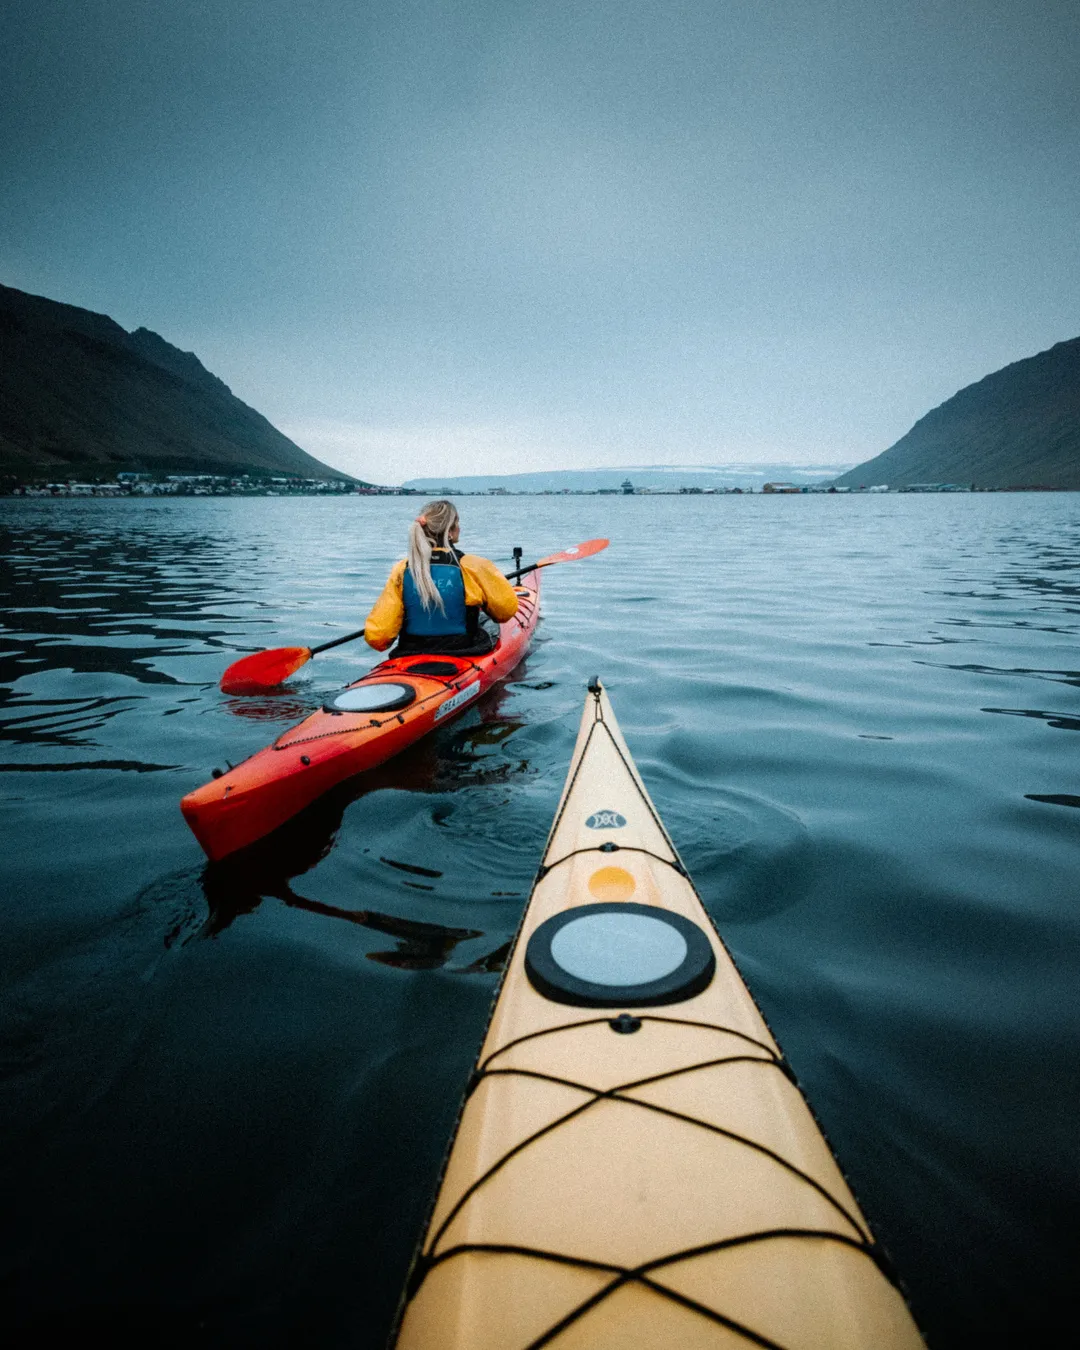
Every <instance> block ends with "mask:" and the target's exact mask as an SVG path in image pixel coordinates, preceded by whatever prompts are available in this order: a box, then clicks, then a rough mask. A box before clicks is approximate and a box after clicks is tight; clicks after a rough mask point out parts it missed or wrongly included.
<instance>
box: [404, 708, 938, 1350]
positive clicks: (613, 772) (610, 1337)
mask: <svg viewBox="0 0 1080 1350" xmlns="http://www.w3.org/2000/svg"><path fill="white" fill-rule="evenodd" d="M650 916H651V917H650ZM583 922H584V923H585V924H586V927H587V926H588V925H590V924H592V925H597V924H598V925H599V928H597V929H596V931H599V932H610V933H616V934H617V933H618V932H619V931H620V930H619V929H618V925H619V924H621V923H624V922H625V923H627V924H628V925H629V928H628V929H627V934H628V936H627V935H624V937H623V938H622V939H621V941H622V942H623V947H622V948H617V949H616V950H615V951H614V952H612V951H607V950H599V951H598V950H597V949H595V947H593V948H590V947H589V945H588V942H585V943H584V945H581V946H580V947H578V948H575V946H574V941H576V939H575V940H573V941H571V940H568V941H567V942H563V943H562V945H561V946H560V942H561V939H562V938H564V937H566V935H567V934H569V933H571V932H572V931H573V929H574V928H575V926H577V927H580V926H581V925H582V923H583ZM640 922H644V923H645V924H646V927H647V926H648V925H649V924H654V925H655V927H656V930H657V932H658V933H661V938H662V940H661V941H659V945H658V946H657V947H656V949H655V950H652V951H651V952H650V951H649V950H647V948H646V947H642V948H641V950H640V951H637V950H636V949H634V942H636V941H637V939H636V938H635V937H634V935H633V928H634V924H635V923H640ZM613 923H614V925H615V927H611V925H612V924H613ZM605 925H607V927H606V928H605ZM684 925H685V926H684ZM691 926H692V928H693V930H694V931H695V932H696V933H697V934H700V935H701V941H700V942H699V941H698V939H696V938H695V939H694V943H688V944H687V950H686V954H685V956H683V957H682V958H681V960H682V965H678V966H676V967H674V968H673V973H671V972H669V973H668V974H663V973H662V972H661V978H658V979H654V980H652V981H651V982H649V981H646V982H645V983H642V982H641V980H637V987H639V988H640V989H642V990H644V989H646V987H647V989H648V994H647V997H643V998H642V1001H640V1002H638V1003H635V1002H634V1000H633V993H632V988H633V987H634V981H631V985H630V986H626V985H625V980H624V984H623V986H620V985H619V980H620V978H623V977H624V976H625V974H626V969H625V968H624V967H626V962H627V961H628V962H629V967H634V963H635V962H638V965H639V973H640V970H644V971H645V973H646V974H649V975H653V974H655V973H656V971H657V970H659V969H660V968H661V967H662V966H663V965H664V961H663V960H660V958H662V957H663V956H664V950H663V949H664V943H671V944H674V946H673V947H672V950H673V951H674V955H673V956H671V958H670V960H667V965H669V966H670V965H671V962H672V961H677V960H678V959H680V958H679V951H680V950H681V949H679V948H678V944H677V942H676V939H675V938H673V937H671V933H679V932H688V931H689V929H690V927H691ZM661 930H668V932H667V936H666V937H665V936H663V933H662V931H661ZM551 933H554V934H555V936H554V937H550V936H549V934H551ZM591 940H592V939H590V941H591ZM695 943H697V947H698V950H697V952H696V954H695V953H694V952H693V951H692V950H691V948H692V947H693V946H694V944H695ZM658 953H659V955H658ZM552 954H555V956H557V957H558V960H554V959H553V955H552ZM624 958H625V960H624ZM664 959H665V960H666V959H667V958H664ZM658 960H659V961H660V964H659V965H655V963H656V962H657V961H658ZM545 961H547V962H548V974H547V975H546V976H545V974H544V972H543V970H542V969H541V967H542V966H543V965H544V962H545ZM560 961H561V962H563V965H562V966H561V967H560V965H559V962H560ZM650 961H652V962H653V963H654V966H653V967H650V966H649V962H650ZM642 962H644V965H642V964H641V963H642ZM646 967H648V968H647V969H646ZM597 969H600V970H602V971H604V972H606V973H605V974H604V976H603V979H602V980H600V981H596V980H593V979H592V978H591V976H589V972H590V971H595V970H597ZM560 970H561V974H560V973H559V972H560ZM583 972H584V974H583ZM587 976H588V978H586V977H587ZM549 979H552V980H555V981H556V984H557V982H558V981H559V980H562V982H563V987H561V989H560V988H558V987H556V986H555V985H552V984H551V983H549ZM703 982H704V983H703ZM605 987H608V988H611V989H612V990H617V993H614V992H613V993H612V994H611V995H610V999H609V1001H608V1003H607V1004H606V1006H605V1003H604V997H606V996H605V995H603V993H602V992H598V990H600V991H602V990H603V988H605ZM665 988H666V991H667V992H666V993H665V992H664V989H665ZM628 991H629V996H628ZM658 991H659V992H658ZM553 995H554V996H553ZM575 1000H576V1002H575ZM887 1269H888V1267H887V1262H886V1261H885V1259H884V1256H883V1254H882V1252H881V1250H880V1248H879V1247H878V1246H877V1244H876V1243H875V1242H874V1239H873V1237H872V1235H871V1233H870V1230H869V1227H868V1226H867V1223H866V1220H865V1219H864V1217H863V1216H862V1214H861V1212H860V1210H859V1207H858V1204H857V1202H856V1200H855V1197H854V1196H853V1194H852V1192H851V1190H850V1188H849V1187H848V1184H847V1182H846V1181H845V1179H844V1177H843V1174H842V1173H841V1171H840V1168H839V1166H838V1165H837V1163H836V1161H835V1159H834V1158H833V1156H832V1154H831V1152H830V1150H829V1147H828V1145H827V1144H826V1142H825V1139H824V1137H823V1136H822V1134H821V1132H820V1130H819V1129H818V1127H817V1125H816V1123H815V1121H814V1118H813V1116H812V1114H811V1112H810V1109H809V1107H808V1106H807V1104H806V1102H805V1100H804V1098H803V1097H802V1094H801V1093H800V1091H799V1088H798V1086H797V1084H796V1082H795V1079H794V1075H793V1074H792V1072H791V1070H790V1068H789V1066H788V1065H787V1064H786V1061H785V1060H784V1058H783V1056H782V1054H781V1052H780V1049H779V1047H778V1046H777V1044H776V1041H775V1040H774V1038H773V1036H772V1034H771V1032H770V1031H769V1028H768V1026H767V1025H766V1023H765V1020H764V1018H763V1017H762V1015H761V1013H760V1012H759V1011H758V1009H757V1007H756V1005H755V1003H754V1001H753V999H752V997H751V996H750V994H749V991H748V990H747V989H746V986H745V985H744V984H743V982H742V979H741V977H740V976H739V974H738V971H737V970H736V968H735V965H734V963H733V961H732V959H731V957H730V955H729V954H728V952H727V950H726V948H725V947H724V945H723V943H722V942H721V940H720V938H719V937H718V935H717V934H716V932H715V930H714V928H713V926H712V924H711V922H710V921H709V919H708V918H707V916H706V914H705V911H704V909H703V907H702V905H701V902H700V900H699V899H698V897H697V894H696V893H695V891H694V889H693V885H692V883H691V882H690V880H689V878H688V877H687V875H686V873H685V870H684V868H683V866H682V864H681V862H680V861H679V858H678V854H677V853H676V852H675V849H674V847H673V845H672V844H671V841H670V839H669V838H668V836H667V834H666V832H665V830H664V828H663V825H662V824H661V822H660V819H659V817H658V816H657V814H656V811H655V808H654V807H653V805H652V803H651V801H650V800H649V797H648V794H647V792H646V791H645V788H644V786H643V784H642V782H641V779H640V777H639V776H638V774H637V771H636V769H635V768H634V766H633V762H632V760H631V758H630V753H629V750H628V749H627V748H626V744H625V742H624V741H623V739H622V736H621V733H620V732H619V729H618V726H617V725H616V723H615V719H614V716H613V714H612V712H611V707H610V704H609V703H608V700H607V696H606V694H605V693H604V692H603V690H602V689H600V688H599V686H596V688H595V689H591V692H590V694H589V696H588V698H587V701H586V709H585V715H584V718H583V721H582V727H581V732H580V735H579V738H578V743H577V748H576V751H575V754H574V759H573V761H572V764H571V768H570V774H569V776H568V779H567V784H566V787H565V788H564V791H563V796H562V800H561V802H560V806H559V811H558V814H557V815H556V819H555V825H554V826H553V829H552V832H551V836H550V837H549V840H548V845H547V848H546V850H545V854H544V860H543V863H542V865H541V868H540V871H539V874H538V879H537V882H536V885H535V887H534V890H533V893H532V896H531V898H530V901H529V905H528V907H527V909H526V911H525V915H524V918H523V920H522V925H521V928H520V931H519V933H518V936H517V939H516V942H515V945H514V949H513V952H512V954H511V957H510V960H509V963H508V966H507V971H506V975H505V977H504V981H503V985H502V988H501V990H500V994H499V997H498V1000H497V1002H496V1005H495V1009H494V1012H493V1015H492V1020H491V1024H490V1026H489V1028H488V1032H487V1035H486V1037H485V1040H484V1043H483V1047H482V1049H481V1052H480V1057H479V1060H478V1062H477V1066H476V1069H475V1071H474V1074H473V1077H472V1080H471V1084H470V1090H469V1094H468V1096H467V1099H466V1102H465V1105H464V1107H463V1111H462V1115H461V1118H460V1121H459V1125H458V1129H457V1134H456V1137H455V1140H454V1143H453V1145H452V1148H451V1151H450V1154H449V1157H448V1160H447V1163H446V1167H445V1171H444V1175H443V1178H442V1182H441V1185H440V1187H439V1191H438V1196H437V1199H436V1201H435V1204H434V1209H433V1212H432V1216H431V1219H430V1222H429V1225H428V1229H427V1233H426V1235H425V1237H424V1240H423V1242H422V1244H421V1247H420V1250H419V1253H418V1256H417V1258H416V1261H415V1263H414V1267H413V1271H412V1274H411V1277H410V1281H409V1285H408V1288H407V1290H406V1295H405V1300H404V1303H403V1307H402V1313H401V1317H400V1320H399V1327H398V1333H397V1339H396V1342H395V1343H396V1345H397V1347H398V1350H436V1347H438V1350H459V1348H460V1350H465V1348H466V1347H468V1350H496V1348H498V1350H517V1348H519V1347H520V1348H522V1350H523V1348H524V1347H533V1346H541V1345H548V1344H554V1345H556V1346H558V1347H559V1348H560V1350H570V1347H574V1348H575V1350H585V1348H586V1347H588V1350H616V1348H618V1350H641V1348H642V1347H667V1346H678V1347H680V1350H684V1347H685V1348H689V1350H692V1348H694V1347H699V1346H700V1347H702V1348H704V1347H710V1348H713V1347H718V1346H719V1347H727V1346H730V1347H736V1346H738V1347H746V1346H747V1345H759V1346H767V1347H777V1346H782V1347H786V1348H787V1350H796V1348H797V1350H871V1348H873V1350H917V1347H920V1346H922V1344H923V1342H922V1339H921V1337H920V1335H919V1333H918V1331H917V1329H916V1327H915V1324H914V1322H913V1321H912V1319H911V1316H910V1313H909V1312H908V1309H907V1306H906V1303H905V1301H904V1298H903V1296H902V1295H901V1293H900V1292H899V1290H898V1288H897V1287H896V1285H895V1284H894V1282H893V1281H892V1279H891V1278H890V1277H889V1276H888V1274H887Z"/></svg>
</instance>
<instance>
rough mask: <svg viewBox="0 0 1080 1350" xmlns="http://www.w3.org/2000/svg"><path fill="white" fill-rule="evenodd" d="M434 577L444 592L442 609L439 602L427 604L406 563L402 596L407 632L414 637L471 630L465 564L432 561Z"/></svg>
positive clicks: (442, 592) (434, 580)
mask: <svg viewBox="0 0 1080 1350" xmlns="http://www.w3.org/2000/svg"><path fill="white" fill-rule="evenodd" d="M431 579H432V581H433V582H434V583H435V587H436V589H437V590H438V592H439V594H440V596H442V602H443V608H442V609H439V607H438V606H437V605H432V607H431V608H430V609H425V608H424V602H423V601H422V600H421V599H420V592H419V591H418V590H417V589H416V582H415V581H414V580H413V579H412V574H411V573H410V571H409V569H408V568H407V567H406V569H405V575H404V576H403V577H402V579H401V597H402V599H403V600H404V602H405V624H404V632H406V633H408V634H409V636H410V637H449V636H450V634H452V633H467V632H468V631H469V622H468V614H467V611H466V608H465V578H464V577H463V576H462V575H461V568H460V567H459V566H458V565H457V564H456V563H453V564H451V563H432V564H431Z"/></svg>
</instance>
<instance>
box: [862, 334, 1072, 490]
mask: <svg viewBox="0 0 1080 1350" xmlns="http://www.w3.org/2000/svg"><path fill="white" fill-rule="evenodd" d="M836 481H837V482H838V483H841V484H845V485H850V486H851V487H856V486H858V485H859V484H860V483H865V484H866V485H867V486H870V485H871V484H874V483H888V485H889V486H890V487H902V486H904V484H906V483H974V484H975V485H976V486H977V487H988V488H1004V487H1036V486H1038V487H1055V488H1080V338H1073V339H1071V341H1069V342H1059V343H1058V344H1057V346H1056V347H1051V348H1050V350H1049V351H1046V352H1040V353H1039V354H1038V356H1029V357H1028V358H1027V359H1026V360H1024V361H1016V362H1015V363H1014V364H1013V365H1011V366H1006V367H1005V369H1004V370H999V371H996V372H995V373H994V374H993V375H987V376H986V378H985V379H982V380H980V381H979V382H978V383H977V384H971V385H968V387H967V388H966V389H961V390H960V392H959V393H958V394H954V395H953V396H952V398H950V399H949V400H947V402H945V403H943V404H942V405H941V406H940V407H939V408H935V409H934V410H933V412H929V413H927V414H926V416H925V417H924V418H922V419H921V420H920V421H918V422H916V423H915V425H914V426H913V427H912V428H911V430H910V431H909V432H908V433H907V435H906V436H902V437H901V438H900V440H898V441H897V442H896V444H895V445H893V446H890V447H889V449H888V450H886V451H884V453H882V454H880V455H878V456H877V458H876V459H870V460H867V461H866V463H865V464H859V465H856V467H855V468H854V469H852V470H851V471H850V472H848V473H846V474H844V475H843V477H842V478H838V479H837V480H836Z"/></svg>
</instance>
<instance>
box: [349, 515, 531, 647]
mask: <svg viewBox="0 0 1080 1350" xmlns="http://www.w3.org/2000/svg"><path fill="white" fill-rule="evenodd" d="M460 535H461V526H460V523H459V521H458V513H457V507H456V506H455V505H454V503H453V502H448V501H444V500H439V501H434V502H428V504H427V505H426V506H425V507H424V508H423V510H422V511H421V512H420V514H419V515H418V516H417V517H416V519H415V520H414V521H413V523H412V525H410V527H409V552H408V557H407V558H405V559H402V561H401V562H398V563H395V564H394V566H393V568H392V569H391V572H390V577H389V580H388V581H387V583H386V585H385V587H384V588H383V592H382V594H381V595H380V596H379V598H378V600H376V602H375V605H374V607H373V608H372V611H371V613H370V614H369V615H368V617H367V623H366V624H365V626H364V639H365V641H366V642H367V643H368V644H369V646H372V647H374V648H375V650H376V651H379V652H382V651H385V650H386V648H387V647H389V646H390V644H391V643H392V642H393V641H394V639H395V638H396V639H397V646H396V647H395V648H394V650H393V653H392V655H393V656H412V655H414V654H418V653H420V652H424V653H428V652H445V653H447V654H453V655H455V656H482V655H483V654H484V653H485V652H489V651H490V650H491V649H492V647H493V646H494V645H495V641H496V638H495V636H493V635H492V634H491V633H489V632H488V631H487V629H486V628H484V627H482V626H481V623H480V614H481V611H483V613H484V614H486V615H488V616H489V617H490V618H492V619H494V620H495V621H496V622H497V623H505V622H506V621H507V620H508V619H512V618H513V617H514V615H515V614H516V613H517V608H518V598H517V595H516V594H515V592H514V588H513V586H512V585H511V584H510V582H509V581H507V579H506V578H505V577H504V576H503V574H502V573H501V572H500V571H499V569H498V568H497V567H496V566H495V564H494V563H493V562H490V561H489V560H488V559H487V558H480V557H477V556H476V555H475V554H473V553H462V552H461V551H460V550H459V549H458V548H457V547H456V545H457V541H458V539H459V537H460Z"/></svg>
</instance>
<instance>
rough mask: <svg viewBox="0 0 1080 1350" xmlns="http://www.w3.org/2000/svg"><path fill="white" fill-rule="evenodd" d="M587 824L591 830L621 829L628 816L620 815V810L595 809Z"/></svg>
mask: <svg viewBox="0 0 1080 1350" xmlns="http://www.w3.org/2000/svg"><path fill="white" fill-rule="evenodd" d="M585 824H586V825H587V826H588V827H589V829H590V830H621V829H622V827H623V826H624V825H625V824H626V817H625V816H620V815H619V813H618V811H594V812H593V814H592V815H591V816H590V817H589V819H588V820H587V821H586V822H585Z"/></svg>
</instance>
